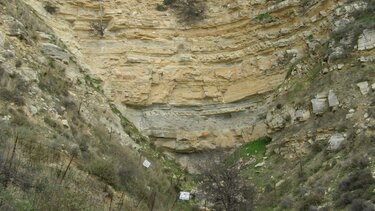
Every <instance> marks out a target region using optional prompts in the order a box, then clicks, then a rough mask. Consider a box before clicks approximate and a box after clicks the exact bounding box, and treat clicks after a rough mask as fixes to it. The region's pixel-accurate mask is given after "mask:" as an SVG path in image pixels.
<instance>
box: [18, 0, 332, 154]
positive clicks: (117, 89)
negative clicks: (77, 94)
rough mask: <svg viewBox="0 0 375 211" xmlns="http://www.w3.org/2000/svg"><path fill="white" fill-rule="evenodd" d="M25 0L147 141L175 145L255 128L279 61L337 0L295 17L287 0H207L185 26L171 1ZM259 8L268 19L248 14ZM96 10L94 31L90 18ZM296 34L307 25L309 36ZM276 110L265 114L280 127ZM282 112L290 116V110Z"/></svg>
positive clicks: (232, 140) (196, 145) (255, 133)
mask: <svg viewBox="0 0 375 211" xmlns="http://www.w3.org/2000/svg"><path fill="white" fill-rule="evenodd" d="M25 2H27V3H28V4H29V5H30V7H32V9H33V10H35V12H36V13H37V14H38V15H39V16H40V17H41V18H43V19H44V20H45V21H46V22H47V23H48V25H50V26H51V27H52V28H53V30H54V31H55V32H56V34H57V36H58V37H59V38H60V39H61V40H62V41H63V42H64V44H65V45H66V46H67V47H68V48H69V52H71V53H73V54H74V56H75V57H77V60H78V62H79V63H80V65H82V66H83V67H87V69H88V70H90V74H92V75H94V76H95V77H98V78H100V79H101V80H102V81H103V84H102V87H103V91H104V94H105V95H106V96H107V97H109V98H110V99H111V100H112V101H113V102H114V103H115V104H116V105H118V107H121V105H122V109H121V112H122V113H124V114H125V115H126V116H127V117H128V118H129V119H131V120H132V121H133V122H134V123H135V124H136V125H137V127H138V128H139V129H141V130H142V131H143V132H144V133H145V134H147V135H149V136H150V137H151V138H152V139H153V140H154V141H155V143H156V145H157V146H160V147H162V148H164V149H167V150H169V151H177V152H192V151H199V150H205V149H216V148H221V147H224V148H225V147H233V146H236V145H237V144H239V143H243V142H244V141H249V140H251V139H253V138H257V137H259V136H263V135H265V134H266V131H267V130H266V126H265V124H264V123H263V122H264V117H265V116H266V115H265V114H266V113H267V109H268V105H269V102H270V101H271V96H272V95H270V93H271V91H273V90H274V89H275V88H277V87H278V86H279V85H280V84H281V83H282V82H283V81H284V78H285V76H286V74H287V70H288V68H287V64H289V62H293V61H296V60H297V59H298V58H301V57H302V56H304V55H305V54H306V53H307V51H306V50H307V48H309V47H310V48H315V46H317V45H320V40H324V39H326V37H328V36H329V34H330V33H329V30H326V28H327V26H329V25H330V24H331V21H332V16H333V15H334V12H333V11H334V10H335V8H336V7H337V6H338V5H337V4H336V2H332V1H325V2H322V3H319V4H317V5H316V9H314V10H311V11H309V12H308V13H306V14H304V15H303V18H301V17H302V15H301V14H300V12H301V10H300V9H301V8H300V6H299V1H295V0H291V1H282V2H279V3H275V2H271V1H263V0H261V1H258V0H257V1H236V2H235V3H233V4H231V5H232V6H230V7H223V6H222V5H223V4H224V3H226V2H225V1H223V2H219V3H218V1H213V0H209V1H206V2H207V7H208V8H210V10H209V11H208V12H207V17H206V18H205V19H204V20H202V21H201V22H198V23H196V24H195V25H191V26H189V25H186V24H183V23H180V22H178V18H176V17H175V14H174V13H173V12H172V11H169V10H168V11H165V12H160V11H157V10H156V9H155V8H156V5H157V4H158V3H160V2H157V1H139V0H126V1H125V0H119V1H87V0H56V1H54V2H53V3H54V4H55V5H56V6H57V7H58V12H56V13H55V14H54V15H51V14H48V13H47V12H46V11H45V10H44V8H43V6H44V5H43V3H42V2H41V1H38V0H25ZM100 2H102V5H101V6H102V8H104V10H103V11H102V12H100V7H101V6H100ZM221 3H223V4H221ZM226 5H227V3H226ZM234 8H235V9H234ZM262 12H269V13H270V16H272V21H271V22H269V23H260V22H258V21H256V19H255V18H256V16H258V15H259V14H261V13H262ZM100 14H103V16H102V17H100ZM101 18H102V19H103V22H104V24H105V25H106V30H105V33H104V36H103V37H100V36H96V35H95V33H94V31H93V28H92V27H91V26H92V23H94V22H96V21H98V20H100V19H101ZM307 32H308V33H307ZM306 34H310V35H314V40H309V43H310V44H309V45H306V40H307V38H306V37H307V36H305V35H306ZM43 39H47V40H48V37H45V36H43ZM315 39H316V40H315ZM48 48H49V52H50V55H52V56H55V57H57V58H60V59H61V60H63V61H64V60H65V59H66V58H67V55H66V54H65V53H64V52H63V51H60V50H59V49H56V48H53V47H52V46H48ZM293 112H294V111H293ZM309 114H310V113H309V112H308V111H307V112H306V111H303V112H302V113H301V115H300V116H299V117H298V119H300V121H304V120H305V119H308V118H309ZM283 115H284V114H282V115H281V116H280V118H276V119H274V120H273V121H271V123H270V124H271V125H273V126H274V127H276V128H280V127H283V122H282V120H281V119H282V118H283V119H285V116H283ZM286 115H287V116H288V115H289V116H293V118H292V121H294V113H293V115H291V114H286Z"/></svg>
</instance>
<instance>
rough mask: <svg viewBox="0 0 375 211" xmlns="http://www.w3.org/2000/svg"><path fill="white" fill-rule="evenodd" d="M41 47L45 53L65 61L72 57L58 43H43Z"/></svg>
mask: <svg viewBox="0 0 375 211" xmlns="http://www.w3.org/2000/svg"><path fill="white" fill-rule="evenodd" d="M40 47H41V49H42V51H43V53H45V54H47V55H48V56H49V57H51V58H54V59H58V60H61V61H63V62H68V61H69V59H70V54H69V53H68V52H67V51H65V50H63V49H62V48H60V47H59V46H57V45H54V44H51V43H42V44H41V45H40Z"/></svg>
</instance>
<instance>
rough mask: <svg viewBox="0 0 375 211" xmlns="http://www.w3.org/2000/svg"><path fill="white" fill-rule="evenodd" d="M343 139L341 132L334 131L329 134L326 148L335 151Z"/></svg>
mask: <svg viewBox="0 0 375 211" xmlns="http://www.w3.org/2000/svg"><path fill="white" fill-rule="evenodd" d="M344 141H345V136H344V135H343V134H341V133H336V134H334V135H332V136H331V138H330V139H329V141H328V144H329V145H328V149H329V150H331V151H336V150H338V149H340V147H341V145H342V143H343V142H344Z"/></svg>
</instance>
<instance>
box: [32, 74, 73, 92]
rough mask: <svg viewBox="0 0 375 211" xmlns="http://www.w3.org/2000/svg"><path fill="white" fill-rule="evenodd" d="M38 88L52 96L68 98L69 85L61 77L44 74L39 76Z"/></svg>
mask: <svg viewBox="0 0 375 211" xmlns="http://www.w3.org/2000/svg"><path fill="white" fill-rule="evenodd" d="M38 85H39V88H41V89H42V90H45V91H47V92H49V93H51V94H54V95H58V96H59V95H60V96H68V89H69V83H68V82H66V81H65V79H64V78H63V77H62V76H59V75H57V74H53V73H51V72H45V73H43V74H41V75H40V78H39V83H38Z"/></svg>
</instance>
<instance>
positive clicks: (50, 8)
mask: <svg viewBox="0 0 375 211" xmlns="http://www.w3.org/2000/svg"><path fill="white" fill-rule="evenodd" d="M44 9H45V10H46V11H47V12H48V13H49V14H51V15H53V14H55V13H56V12H57V9H58V8H57V7H56V6H53V5H52V4H51V3H49V2H48V3H47V4H46V5H44Z"/></svg>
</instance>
